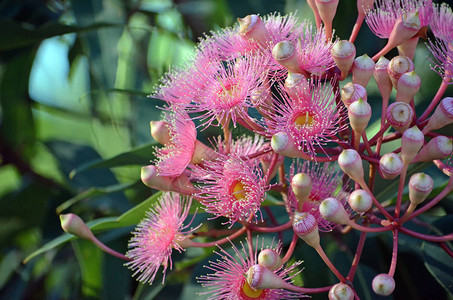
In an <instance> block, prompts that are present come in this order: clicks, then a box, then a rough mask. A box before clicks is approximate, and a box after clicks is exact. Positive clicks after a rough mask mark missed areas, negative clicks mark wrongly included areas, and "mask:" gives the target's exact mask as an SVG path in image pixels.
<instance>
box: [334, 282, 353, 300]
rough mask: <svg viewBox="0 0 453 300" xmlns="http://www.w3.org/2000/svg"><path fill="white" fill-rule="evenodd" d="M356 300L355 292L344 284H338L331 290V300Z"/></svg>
mask: <svg viewBox="0 0 453 300" xmlns="http://www.w3.org/2000/svg"><path fill="white" fill-rule="evenodd" d="M352 299H354V291H353V290H352V288H351V287H350V286H349V285H347V284H344V283H341V282H340V283H337V284H335V285H334V286H332V287H331V288H330V290H329V300H352Z"/></svg>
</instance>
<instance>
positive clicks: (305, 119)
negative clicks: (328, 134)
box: [294, 111, 313, 126]
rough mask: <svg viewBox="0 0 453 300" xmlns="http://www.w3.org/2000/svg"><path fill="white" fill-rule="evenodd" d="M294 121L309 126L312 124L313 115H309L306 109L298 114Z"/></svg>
mask: <svg viewBox="0 0 453 300" xmlns="http://www.w3.org/2000/svg"><path fill="white" fill-rule="evenodd" d="M294 123H296V125H299V126H311V125H313V115H311V114H310V113H309V112H308V111H307V112H305V114H301V115H299V116H298V117H297V118H296V119H295V120H294Z"/></svg>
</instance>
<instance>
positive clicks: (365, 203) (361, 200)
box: [348, 190, 373, 213]
mask: <svg viewBox="0 0 453 300" xmlns="http://www.w3.org/2000/svg"><path fill="white" fill-rule="evenodd" d="M348 203H349V206H350V207H351V208H352V209H353V210H354V211H355V212H358V213H363V212H367V211H368V210H370V208H371V206H372V205H373V198H372V197H371V195H370V193H368V192H367V191H365V190H355V191H354V192H352V193H351V195H349V198H348Z"/></svg>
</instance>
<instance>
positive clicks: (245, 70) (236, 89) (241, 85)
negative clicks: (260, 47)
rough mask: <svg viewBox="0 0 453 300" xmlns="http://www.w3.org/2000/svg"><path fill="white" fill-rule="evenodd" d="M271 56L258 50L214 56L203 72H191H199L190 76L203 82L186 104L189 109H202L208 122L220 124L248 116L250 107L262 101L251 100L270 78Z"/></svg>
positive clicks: (204, 118) (209, 123)
mask: <svg viewBox="0 0 453 300" xmlns="http://www.w3.org/2000/svg"><path fill="white" fill-rule="evenodd" d="M269 59H270V58H269V57H268V56H265V55H260V54H258V53H255V54H254V55H251V54H246V55H245V56H243V57H239V58H237V59H234V60H229V61H221V60H219V59H216V58H213V59H212V60H211V61H210V62H209V63H207V64H206V65H204V66H200V68H201V69H202V70H201V71H200V72H197V73H195V74H194V75H193V74H188V76H196V79H195V78H190V79H187V80H189V81H195V80H196V81H198V82H200V86H199V87H198V89H197V90H198V92H199V95H198V97H197V98H196V99H192V103H190V104H187V105H186V110H187V111H188V112H192V113H201V115H200V116H198V117H197V118H200V119H201V120H202V122H203V123H204V125H205V126H209V125H211V124H212V122H213V121H215V120H217V121H218V122H219V123H221V124H223V123H225V122H227V121H228V120H232V122H233V124H234V125H236V120H237V119H238V118H248V116H246V115H247V110H248V109H249V108H251V107H254V106H255V105H259V104H260V103H259V101H258V102H256V101H252V97H253V95H254V92H255V91H256V90H258V89H260V88H262V87H264V86H265V84H266V83H267V82H269V78H268V76H269ZM270 81H272V79H271V80H270ZM188 88H191V87H188Z"/></svg>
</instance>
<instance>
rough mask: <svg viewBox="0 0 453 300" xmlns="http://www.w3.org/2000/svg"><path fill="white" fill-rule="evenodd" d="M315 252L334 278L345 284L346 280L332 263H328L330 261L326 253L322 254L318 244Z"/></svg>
mask: <svg viewBox="0 0 453 300" xmlns="http://www.w3.org/2000/svg"><path fill="white" fill-rule="evenodd" d="M315 250H316V252H318V254H319V256H320V257H321V258H322V260H323V261H324V263H325V264H326V265H327V266H328V267H329V269H330V270H331V271H332V272H333V273H334V274H335V276H337V278H338V279H339V280H340V281H341V282H342V283H345V282H346V278H344V276H343V275H341V273H340V272H339V271H338V270H337V268H336V267H335V266H334V265H333V264H332V262H331V261H330V259H329V258H328V257H327V255H326V253H325V252H324V250H323V249H322V247H321V245H320V244H318V245H317V246H316V247H315Z"/></svg>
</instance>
